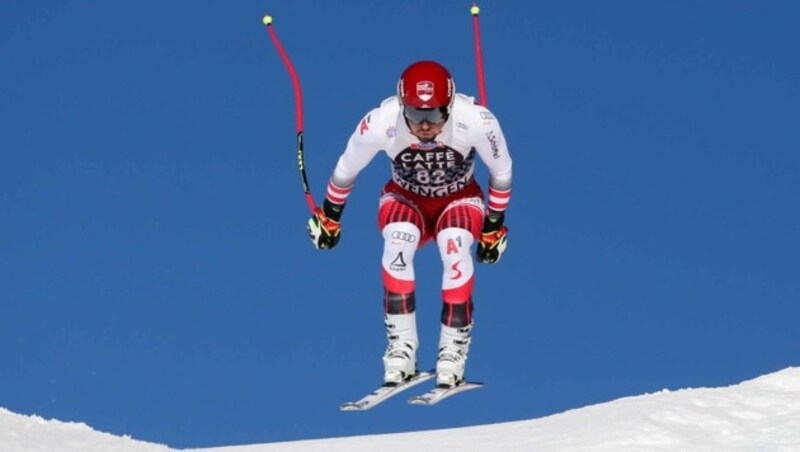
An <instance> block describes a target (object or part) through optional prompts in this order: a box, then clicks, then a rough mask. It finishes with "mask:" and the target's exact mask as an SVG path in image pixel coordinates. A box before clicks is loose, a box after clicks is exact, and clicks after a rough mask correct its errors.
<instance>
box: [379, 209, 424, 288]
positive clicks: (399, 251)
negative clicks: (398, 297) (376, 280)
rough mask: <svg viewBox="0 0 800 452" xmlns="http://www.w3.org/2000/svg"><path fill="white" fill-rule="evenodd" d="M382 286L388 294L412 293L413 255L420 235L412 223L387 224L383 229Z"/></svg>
mask: <svg viewBox="0 0 800 452" xmlns="http://www.w3.org/2000/svg"><path fill="white" fill-rule="evenodd" d="M381 233H382V234H383V258H382V259H381V266H382V267H383V271H382V273H383V285H384V287H385V288H386V290H387V291H388V292H393V293H395V294H408V293H411V292H413V291H414V254H415V253H416V251H417V245H418V244H419V241H420V239H421V238H422V234H421V232H420V230H419V228H418V227H417V226H416V225H415V224H414V223H409V222H399V223H389V224H387V225H386V226H384V227H383V231H381Z"/></svg>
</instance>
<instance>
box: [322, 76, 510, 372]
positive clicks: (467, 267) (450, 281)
mask: <svg viewBox="0 0 800 452" xmlns="http://www.w3.org/2000/svg"><path fill="white" fill-rule="evenodd" d="M379 151H383V152H385V153H386V154H387V155H388V157H389V158H390V159H391V162H392V174H391V179H390V180H389V181H388V183H387V184H386V185H385V187H384V188H383V193H382V195H381V197H380V203H379V211H378V225H379V227H380V230H381V233H382V235H383V239H384V247H383V258H382V261H381V263H382V275H383V285H384V309H385V318H384V320H385V323H386V328H387V336H388V339H389V345H388V347H387V349H386V352H385V354H384V356H383V365H384V377H383V378H384V383H385V384H389V385H391V384H399V383H401V382H403V381H404V380H406V379H408V378H411V377H413V376H414V375H415V374H416V373H417V372H418V369H417V359H416V353H417V349H418V347H419V340H418V337H417V325H416V312H415V302H416V298H415V292H414V289H415V277H414V254H415V252H416V250H417V249H418V248H420V247H421V246H423V245H424V244H425V243H426V242H427V241H429V240H434V241H435V242H436V245H437V246H438V248H439V253H440V255H441V259H442V263H443V269H444V271H443V276H442V301H443V305H442V314H441V322H442V326H441V333H440V339H439V352H438V358H437V363H436V380H437V384H439V385H445V386H455V385H458V384H460V383H462V382H463V381H464V368H465V361H466V359H467V352H468V351H469V345H470V340H471V331H472V327H473V320H472V311H473V301H472V288H473V283H474V268H473V267H474V266H473V260H472V256H471V254H470V253H471V251H470V250H471V246H472V244H473V243H475V241H477V250H476V257H477V259H478V261H480V262H484V263H494V262H497V261H499V260H500V257H501V256H502V255H503V252H504V251H505V249H506V235H507V228H506V227H505V226H504V224H503V222H504V213H505V210H506V207H507V205H508V202H509V199H510V195H511V157H510V156H509V153H508V149H507V147H506V141H505V138H504V136H503V132H502V131H501V129H500V124H499V123H498V121H497V119H495V117H494V115H493V114H492V113H491V112H490V111H489V110H488V109H486V108H485V107H483V106H480V105H478V104H476V103H475V101H474V99H473V98H472V97H467V96H465V95H463V94H460V93H456V91H455V85H454V83H453V79H452V77H451V76H450V73H449V72H448V70H447V69H446V68H445V67H444V66H442V65H440V64H439V63H436V62H433V61H419V62H416V63H413V64H412V65H410V66H409V67H408V68H407V69H406V70H405V71H404V72H403V73H402V76H401V77H400V80H399V82H398V84H397V95H396V96H392V97H390V98H388V99H386V100H384V101H383V102H382V103H381V104H380V106H379V107H378V108H375V109H373V110H372V111H370V112H369V113H367V115H366V116H365V117H364V118H363V119H362V120H361V121H360V122H359V124H358V126H357V127H356V129H355V131H354V132H353V134H352V136H351V137H350V140H349V141H348V143H347V147H346V149H345V150H344V153H343V154H342V155H341V157H340V158H339V160H338V163H337V165H336V168H335V169H334V171H333V174H332V176H331V178H330V180H329V182H328V189H327V196H326V198H325V201H324V202H323V205H322V207H321V208H320V207H318V208H317V209H316V211H315V212H314V214H313V215H312V217H311V219H309V221H308V232H309V235H310V236H311V241H312V242H313V244H314V246H316V247H317V248H319V249H330V248H333V247H334V246H336V244H337V243H338V242H339V238H340V236H341V225H340V220H341V215H342V211H343V209H344V206H345V202H346V201H347V197H348V195H349V194H350V193H351V191H352V190H353V185H354V183H355V181H356V177H357V176H358V174H359V172H360V171H361V170H363V169H364V168H365V167H366V166H367V164H369V163H370V161H372V159H373V157H375V155H376V154H377V153H378V152H379ZM476 154H477V155H478V156H479V157H480V158H481V160H482V161H483V162H484V164H485V165H486V166H487V167H488V170H489V174H490V178H489V186H488V206H487V205H486V204H485V203H484V193H483V190H482V189H481V187H480V186H479V185H478V184H477V182H476V181H475V179H474V169H475V155H476Z"/></svg>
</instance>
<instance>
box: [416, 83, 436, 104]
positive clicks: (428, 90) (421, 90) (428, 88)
mask: <svg viewBox="0 0 800 452" xmlns="http://www.w3.org/2000/svg"><path fill="white" fill-rule="evenodd" d="M417 97H419V98H420V100H422V101H423V102H427V101H429V100H431V99H433V82H430V81H428V80H423V81H421V82H417Z"/></svg>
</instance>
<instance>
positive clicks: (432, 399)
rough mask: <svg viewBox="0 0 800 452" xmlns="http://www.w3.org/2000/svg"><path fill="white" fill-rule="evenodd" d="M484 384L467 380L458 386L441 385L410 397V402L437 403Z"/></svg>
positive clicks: (421, 403) (415, 403) (420, 403)
mask: <svg viewBox="0 0 800 452" xmlns="http://www.w3.org/2000/svg"><path fill="white" fill-rule="evenodd" d="M482 386H483V383H477V382H474V383H473V382H465V383H461V384H459V385H456V386H444V385H439V386H437V387H435V388H433V389H431V390H430V391H428V392H426V393H425V394H420V395H418V396H414V397H412V398H410V399H408V403H410V404H412V405H436V404H437V403H439V402H441V401H442V400H444V399H446V398H448V397H451V396H454V395H456V394H460V393H462V392H464V391H469V390H470V389H478V388H480V387H482Z"/></svg>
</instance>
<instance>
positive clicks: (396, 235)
mask: <svg viewBox="0 0 800 452" xmlns="http://www.w3.org/2000/svg"><path fill="white" fill-rule="evenodd" d="M392 238H393V239H397V240H402V241H404V242H408V243H414V242H416V241H417V236H416V235H414V234H409V233H408V232H403V231H392Z"/></svg>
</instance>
